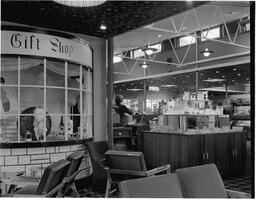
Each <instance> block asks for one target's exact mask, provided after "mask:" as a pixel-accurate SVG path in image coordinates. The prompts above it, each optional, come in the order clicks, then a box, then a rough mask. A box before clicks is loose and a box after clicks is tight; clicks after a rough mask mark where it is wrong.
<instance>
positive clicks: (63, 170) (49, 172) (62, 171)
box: [35, 160, 70, 195]
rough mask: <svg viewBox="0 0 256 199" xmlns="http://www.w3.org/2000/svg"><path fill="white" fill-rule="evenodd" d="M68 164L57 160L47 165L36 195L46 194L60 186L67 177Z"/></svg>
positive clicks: (65, 161)
mask: <svg viewBox="0 0 256 199" xmlns="http://www.w3.org/2000/svg"><path fill="white" fill-rule="evenodd" d="M69 166H70V162H69V161H67V160H59V161H57V162H55V163H53V164H51V165H49V166H48V167H47V168H46V169H45V171H44V173H43V176H42V178H41V180H40V182H39V185H38V187H37V190H36V193H35V194H36V195H43V194H47V193H48V192H50V191H51V190H53V189H54V188H55V187H57V186H58V185H60V184H61V183H62V181H63V179H64V177H65V176H66V175H67V171H68V169H69Z"/></svg>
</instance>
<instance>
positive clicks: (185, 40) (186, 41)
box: [179, 35, 196, 47]
mask: <svg viewBox="0 0 256 199" xmlns="http://www.w3.org/2000/svg"><path fill="white" fill-rule="evenodd" d="M194 43H196V40H195V37H194V36H192V35H188V36H184V37H180V38H179V46H180V47H182V46H186V45H190V44H194Z"/></svg>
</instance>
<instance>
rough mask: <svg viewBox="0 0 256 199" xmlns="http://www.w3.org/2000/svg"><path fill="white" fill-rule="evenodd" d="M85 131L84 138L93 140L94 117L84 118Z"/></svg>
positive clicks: (83, 131) (83, 132)
mask: <svg viewBox="0 0 256 199" xmlns="http://www.w3.org/2000/svg"><path fill="white" fill-rule="evenodd" d="M82 123H83V130H82V131H81V130H80V132H81V133H82V138H91V137H92V117H88V116H82Z"/></svg>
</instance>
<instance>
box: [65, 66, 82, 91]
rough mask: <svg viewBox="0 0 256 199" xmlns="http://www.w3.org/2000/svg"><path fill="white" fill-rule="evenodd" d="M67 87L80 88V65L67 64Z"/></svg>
mask: <svg viewBox="0 0 256 199" xmlns="http://www.w3.org/2000/svg"><path fill="white" fill-rule="evenodd" d="M68 87H69V88H80V65H74V64H70V63H69V64H68Z"/></svg>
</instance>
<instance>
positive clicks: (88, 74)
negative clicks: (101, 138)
mask: <svg viewBox="0 0 256 199" xmlns="http://www.w3.org/2000/svg"><path fill="white" fill-rule="evenodd" d="M1 56H4V55H1ZM23 57H26V56H17V61H18V62H17V67H18V68H17V73H18V82H17V85H13V84H6V83H5V84H4V85H0V88H1V89H2V87H14V88H17V113H16V112H15V114H14V113H4V115H5V116H13V115H15V116H17V118H16V120H17V133H18V135H17V138H18V140H17V141H18V143H21V142H24V141H25V138H24V141H23V140H22V139H21V134H20V118H21V116H34V114H21V89H24V88H26V89H29V88H40V89H43V103H42V108H43V109H44V110H45V113H44V114H43V115H44V118H45V123H46V117H47V116H50V117H54V116H60V117H61V116H63V119H64V121H63V122H64V124H65V132H64V140H62V141H67V140H69V137H68V131H67V126H68V125H67V120H68V118H69V117H70V116H78V115H79V116H80V127H83V128H84V124H86V129H87V131H86V133H85V132H83V129H82V128H80V132H79V133H80V136H79V137H77V140H80V139H85V138H91V137H93V108H92V106H93V69H92V68H91V67H87V66H85V65H82V64H77V63H72V62H70V61H65V60H58V61H62V62H63V63H64V70H65V74H64V78H65V80H64V81H65V86H61V87H58V86H51V85H47V60H54V59H51V58H45V57H38V58H39V59H41V60H42V61H43V85H36V84H32V83H31V84H21V71H22V70H23V69H22V67H21V59H22V58H23ZM69 63H70V64H75V65H76V66H77V67H79V88H72V87H69V86H68V65H69ZM83 73H85V78H87V84H88V85H87V88H84V84H83V82H82V79H83ZM1 75H2V68H1V69H0V76H1ZM35 75H36V74H35ZM1 89H0V93H1ZM47 89H63V90H64V93H65V94H64V96H65V105H64V113H46V112H49V111H47ZM69 91H79V97H80V110H82V109H83V108H82V107H84V106H87V111H88V112H87V113H83V111H80V113H79V114H72V113H70V111H69V107H68V101H67V99H68V92H69ZM86 95H89V97H86ZM86 99H87V100H88V101H86ZM83 100H84V102H83ZM1 115H3V114H2V113H1ZM4 131H5V130H4ZM51 131H52V129H51ZM72 132H73V130H72ZM5 133H6V132H5ZM73 133H74V132H73ZM88 133H89V137H86V134H87V135H88ZM46 137H47V136H46V132H44V139H43V140H42V141H43V142H48V141H53V140H47V138H46ZM9 141H10V142H12V141H13V140H9ZM9 141H7V142H9ZM2 142H6V140H3V141H2ZM37 142H40V141H37Z"/></svg>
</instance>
